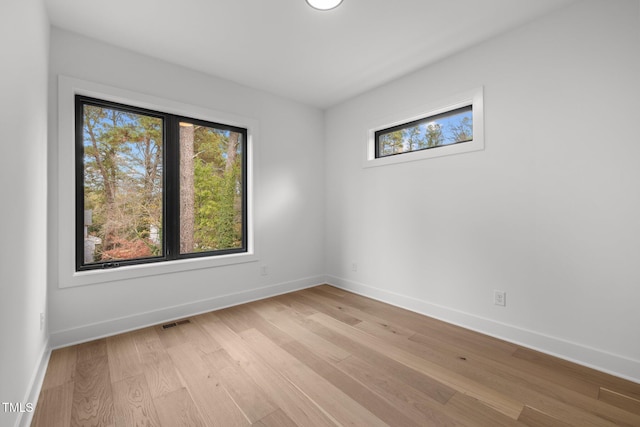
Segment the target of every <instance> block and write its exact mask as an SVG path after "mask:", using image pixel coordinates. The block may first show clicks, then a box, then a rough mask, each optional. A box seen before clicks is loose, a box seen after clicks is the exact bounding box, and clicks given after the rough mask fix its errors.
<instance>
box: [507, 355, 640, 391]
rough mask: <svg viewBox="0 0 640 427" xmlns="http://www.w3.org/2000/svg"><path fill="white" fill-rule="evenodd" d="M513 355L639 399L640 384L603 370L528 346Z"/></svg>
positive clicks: (551, 370) (555, 371)
mask: <svg viewBox="0 0 640 427" xmlns="http://www.w3.org/2000/svg"><path fill="white" fill-rule="evenodd" d="M513 357H519V358H522V359H524V360H528V361H530V362H531V363H535V364H537V365H539V366H542V367H544V368H545V369H548V370H549V371H550V372H554V373H558V374H565V375H566V374H568V375H572V376H574V377H577V378H581V379H583V380H584V381H587V382H589V383H591V384H594V385H596V386H597V387H598V388H600V387H604V388H606V389H608V390H613V391H616V392H618V393H621V394H624V395H626V396H629V397H632V398H634V399H637V400H640V384H638V383H634V382H631V381H628V380H625V379H623V378H618V377H614V376H613V375H608V374H606V373H604V372H599V371H596V370H595V369H591V368H588V367H586V366H581V365H578V364H575V363H572V362H569V361H567V360H563V359H560V358H557V357H554V356H551V355H548V354H544V353H541V352H539V351H535V350H531V349H528V348H518V349H517V350H516V351H515V352H514V353H513Z"/></svg>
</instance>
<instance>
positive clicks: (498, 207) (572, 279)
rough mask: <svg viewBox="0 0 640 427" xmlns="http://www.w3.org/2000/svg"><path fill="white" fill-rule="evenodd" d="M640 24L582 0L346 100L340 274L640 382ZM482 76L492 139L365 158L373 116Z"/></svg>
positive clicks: (331, 222)
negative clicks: (450, 151) (447, 149)
mask: <svg viewBox="0 0 640 427" xmlns="http://www.w3.org/2000/svg"><path fill="white" fill-rule="evenodd" d="M639 31H640V21H639V12H638V2H637V1H635V0H634V1H629V0H615V1H598V0H595V1H584V2H578V3H576V4H574V5H573V6H570V7H568V8H566V9H563V10H561V11H560V12H557V13H554V14H552V15H550V16H547V17H544V18H543V19H541V20H537V21H535V22H532V23H530V24H529V25H526V26H524V27H522V28H520V29H517V30H516V31H513V32H510V33H508V34H505V35H503V36H500V37H497V38H495V39H492V40H490V41H488V42H485V43H482V44H480V45H478V46H476V47H474V48H472V49H469V50H467V51H465V52H463V53H461V54H458V55H456V56H453V57H451V58H448V59H446V60H443V61H442V62H439V63H437V64H435V65H433V66H430V67H427V68H425V69H422V70H420V71H417V72H415V73H414V74H412V75H409V76H406V77H404V78H402V79H399V80H397V81H394V82H392V83H390V84H387V85H385V86H383V87H380V88H377V89H375V90H373V91H371V92H368V93H366V94H364V95H362V96H360V97H357V98H355V99H353V100H350V101H348V102H346V103H344V104H342V105H339V106H336V107H334V108H331V109H330V110H329V111H328V112H327V113H326V129H325V132H326V144H327V150H326V164H327V174H326V195H327V196H326V199H327V200H326V224H327V239H326V241H327V243H326V254H327V272H328V274H329V275H330V280H331V281H332V282H333V283H335V284H337V285H340V286H343V287H345V288H348V289H352V290H355V291H357V292H361V293H364V294H367V295H370V296H373V297H375V298H380V299H383V300H386V301H390V302H393V303H396V304H400V305H404V306H406V307H409V308H411V309H414V310H417V311H422V312H424V313H427V314H431V315H434V316H437V317H440V318H443V319H446V320H449V321H452V322H454V323H459V324H463V325H466V326H468V327H471V328H474V329H478V330H481V331H484V332H487V333H490V334H493V335H498V336H502V337H505V338H507V339H510V340H512V341H516V342H521V343H523V344H525V345H527V346H531V347H536V348H539V349H542V350H544V351H547V352H551V353H556V354H559V355H561V356H563V357H565V358H569V359H573V360H576V361H579V362H581V363H584V364H587V365H592V366H596V367H599V368H601V369H604V370H607V371H610V372H614V373H618V374H620V375H623V376H626V377H629V378H634V379H635V380H636V381H640V332H639V330H638V326H639V325H640V310H638V303H639V301H640V262H639V261H638V260H640V243H639V242H640V240H639V238H640V190H639V188H640V187H639V184H640V167H639V165H640V163H639V161H640V160H639V159H640V134H639V133H638V119H639V118H640V102H639V100H640V78H639V76H640V58H639V52H640V43H639V40H640V39H639V37H640V34H639ZM478 86H484V90H485V92H484V101H485V104H484V105H485V144H486V148H485V150H484V151H481V152H475V153H469V154H462V155H456V156H448V157H440V158H435V159H430V160H425V161H418V162H412V163H404V164H399V165H391V166H384V167H377V168H363V167H362V160H363V158H364V146H365V144H366V132H367V129H368V126H369V125H370V124H371V123H372V122H373V123H375V121H376V120H379V119H381V118H384V117H385V116H388V115H389V114H391V113H396V112H397V111H402V110H405V109H411V108H414V107H416V106H420V105H421V104H425V103H432V102H434V101H435V100H438V99H442V98H447V97H449V96H451V95H453V94H456V93H458V92H462V91H466V90H469V89H473V88H475V87H478ZM353 262H356V263H357V264H358V269H357V271H356V272H354V271H352V268H351V265H352V263H353ZM494 289H500V290H504V291H506V292H507V306H506V307H504V308H503V307H498V306H494V305H493V304H492V297H493V295H492V294H493V290H494Z"/></svg>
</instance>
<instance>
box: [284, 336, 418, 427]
mask: <svg viewBox="0 0 640 427" xmlns="http://www.w3.org/2000/svg"><path fill="white" fill-rule="evenodd" d="M283 349H284V350H285V351H287V352H288V353H289V354H291V355H292V356H294V357H295V358H296V359H298V360H300V361H301V362H302V363H304V364H305V365H306V366H308V367H309V368H311V369H312V370H313V371H314V372H316V373H317V374H318V375H320V376H321V377H322V378H324V379H326V380H327V381H329V382H330V383H331V384H333V385H334V386H336V387H337V388H339V389H340V390H342V391H343V392H345V393H346V394H347V395H348V396H349V397H351V398H352V399H353V400H355V401H356V402H358V403H360V404H361V405H362V406H363V407H366V408H368V409H369V410H370V411H371V412H372V413H373V414H374V415H375V416H377V417H378V418H380V419H381V420H382V421H384V422H385V423H387V424H389V425H402V426H405V427H411V426H416V427H418V426H422V425H424V424H423V423H422V422H420V421H416V420H413V419H411V418H410V417H409V416H407V415H406V414H405V413H404V411H403V410H402V409H401V408H397V407H396V406H394V405H393V404H392V403H391V402H390V401H389V400H388V399H386V398H384V397H383V396H381V395H379V394H377V393H375V392H374V391H373V390H371V389H370V388H369V387H367V385H366V384H364V383H362V382H360V381H359V380H357V379H356V378H355V376H354V375H353V374H352V373H351V372H348V373H347V372H345V371H342V370H340V369H339V368H338V367H337V366H336V364H334V363H331V362H330V361H327V360H323V359H322V358H320V357H319V356H318V355H316V354H314V352H312V351H311V350H309V349H308V348H307V347H305V346H304V345H302V344H301V343H299V342H296V341H293V342H291V343H288V344H285V345H284V346H283Z"/></svg>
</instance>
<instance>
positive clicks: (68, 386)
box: [31, 354, 75, 427]
mask: <svg viewBox="0 0 640 427" xmlns="http://www.w3.org/2000/svg"><path fill="white" fill-rule="evenodd" d="M67 355H68V354H67ZM73 359H74V360H75V358H73ZM56 374H57V373H54V375H56ZM73 387H74V383H73V382H71V381H67V382H65V383H64V384H62V385H59V386H57V387H49V388H47V389H46V390H42V391H41V392H40V397H39V398H38V406H37V407H36V409H35V412H34V414H33V421H32V422H31V427H68V426H69V425H70V424H71V407H72V405H73Z"/></svg>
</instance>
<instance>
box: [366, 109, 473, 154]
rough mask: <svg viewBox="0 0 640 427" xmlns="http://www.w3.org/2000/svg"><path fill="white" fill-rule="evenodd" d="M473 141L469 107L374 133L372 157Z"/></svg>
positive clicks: (471, 111) (471, 115) (471, 114)
mask: <svg viewBox="0 0 640 427" xmlns="http://www.w3.org/2000/svg"><path fill="white" fill-rule="evenodd" d="M470 141H473V107H472V106H471V105H468V106H466V107H462V108H457V109H455V110H451V111H447V112H445V113H442V114H437V115H434V116H429V117H424V118H421V119H418V120H414V121H412V122H409V123H403V124H401V125H397V126H393V127H390V128H386V129H382V130H379V131H376V132H375V150H376V151H375V157H376V158H381V157H387V156H393V155H396V154H403V153H409V152H413V151H421V150H428V149H432V148H437V147H443V146H447V145H453V144H461V143H465V142H470Z"/></svg>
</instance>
